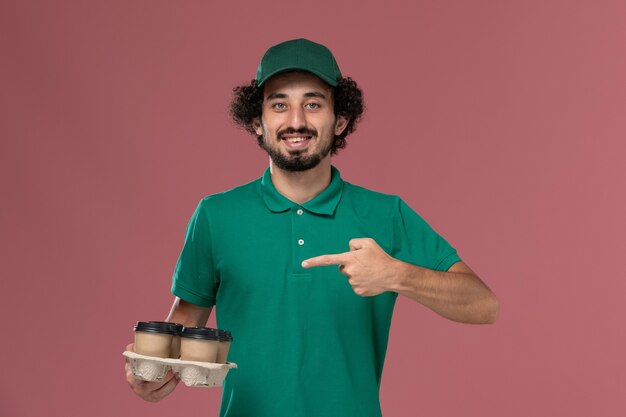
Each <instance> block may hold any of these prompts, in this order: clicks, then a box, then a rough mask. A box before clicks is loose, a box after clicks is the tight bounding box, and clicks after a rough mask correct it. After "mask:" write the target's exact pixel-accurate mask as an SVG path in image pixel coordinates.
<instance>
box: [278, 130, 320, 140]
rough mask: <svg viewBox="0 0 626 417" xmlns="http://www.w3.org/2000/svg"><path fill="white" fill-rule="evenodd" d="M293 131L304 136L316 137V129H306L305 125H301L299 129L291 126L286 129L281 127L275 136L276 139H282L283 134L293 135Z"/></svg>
mask: <svg viewBox="0 0 626 417" xmlns="http://www.w3.org/2000/svg"><path fill="white" fill-rule="evenodd" d="M294 133H297V134H300V135H306V136H313V137H317V130H315V129H308V128H306V127H301V128H300V129H294V128H293V127H288V128H287V129H283V130H281V131H279V132H278V133H277V134H276V136H277V137H278V139H282V138H283V136H284V135H293V134H294Z"/></svg>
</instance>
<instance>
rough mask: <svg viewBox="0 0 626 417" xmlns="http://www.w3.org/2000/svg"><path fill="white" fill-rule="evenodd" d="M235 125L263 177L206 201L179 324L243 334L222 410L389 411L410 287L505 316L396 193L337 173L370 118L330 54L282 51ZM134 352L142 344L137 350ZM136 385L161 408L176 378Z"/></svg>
mask: <svg viewBox="0 0 626 417" xmlns="http://www.w3.org/2000/svg"><path fill="white" fill-rule="evenodd" d="M234 91H235V97H234V100H233V103H232V105H231V113H232V115H233V118H234V119H235V121H237V122H238V123H240V124H241V125H243V126H244V127H245V128H246V129H247V130H248V131H250V132H251V133H253V134H255V135H256V136H257V139H258V143H259V145H260V146H261V147H262V148H263V149H265V150H266V151H267V153H268V154H269V156H270V166H269V168H268V169H267V170H266V171H265V173H264V174H263V176H262V177H261V178H260V179H258V180H256V181H253V182H251V183H249V184H246V185H243V186H241V187H237V188H235V189H233V190H230V191H227V192H224V193H221V194H216V195H212V196H209V197H206V198H204V199H203V200H202V201H201V202H200V204H199V205H198V207H197V209H196V211H195V213H194V214H193V216H192V218H191V221H190V222H189V226H188V229H187V234H186V238H185V244H184V246H183V250H182V252H181V254H180V257H179V260H178V263H177V265H176V269H175V272H174V278H173V285H172V292H173V294H174V295H175V296H176V299H175V302H174V305H173V306H172V309H171V311H170V314H169V316H168V318H167V320H168V321H172V322H177V323H182V324H183V325H185V326H204V325H205V324H206V321H207V319H208V317H209V315H210V313H211V310H212V308H213V306H216V308H217V324H218V327H219V328H223V329H228V330H230V331H232V334H233V343H232V346H231V351H230V354H229V360H231V361H232V362H235V363H237V364H238V369H236V370H234V371H232V372H229V374H228V377H227V379H226V381H225V383H224V386H223V399H222V407H221V413H220V415H221V416H227V417H234V416H255V417H261V416H268V417H269V416H271V417H280V416H289V417H296V416H315V417H320V416H343V417H357V416H358V417H376V416H380V415H381V411H380V403H379V387H380V378H381V374H382V369H383V362H384V358H385V352H386V348H387V339H388V334H389V326H390V324H391V316H392V311H393V306H394V303H395V300H396V298H397V295H398V294H401V295H403V296H406V297H409V298H411V299H412V300H415V301H417V302H419V303H421V304H423V305H425V306H426V307H428V308H430V309H432V310H433V311H435V312H436V313H438V314H440V315H441V316H443V317H446V318H448V319H450V320H455V321H459V322H465V323H493V322H494V321H495V320H496V318H497V315H498V301H497V299H496V297H495V295H494V294H493V293H492V292H491V291H490V290H489V288H487V286H486V285H485V284H484V283H483V282H482V281H481V280H480V278H479V277H478V276H476V274H474V273H473V272H472V270H471V269H470V268H469V267H468V266H467V265H466V264H465V263H463V262H462V261H461V259H460V258H459V256H458V255H457V253H456V251H455V250H454V248H452V247H451V246H450V245H449V244H448V243H447V242H446V241H445V240H444V239H443V238H442V237H441V236H439V235H438V234H437V233H435V232H434V231H433V230H432V229H431V228H430V227H429V226H428V225H427V224H426V223H425V222H424V220H422V219H421V218H420V217H419V216H418V215H417V214H416V213H415V212H414V211H413V210H412V209H411V208H409V207H408V206H407V205H406V204H405V203H404V202H403V201H402V200H401V199H400V198H399V197H396V196H390V195H384V194H380V193H376V192H373V191H369V190H366V189H364V188H361V187H357V186H355V185H352V184H350V183H348V182H345V181H343V180H342V179H341V176H340V174H339V171H338V170H337V169H336V168H335V167H333V166H332V165H331V155H332V154H334V153H336V152H337V150H338V149H340V148H342V147H343V146H345V137H346V136H347V134H349V133H350V132H351V131H353V130H354V128H355V126H356V123H357V121H358V119H359V118H360V116H361V114H362V112H363V104H362V99H361V92H360V90H359V89H358V87H357V86H356V83H355V82H354V81H353V80H351V79H350V78H343V77H342V75H341V73H340V71H339V68H338V66H337V64H336V61H335V59H334V57H333V56H332V54H331V52H330V51H329V50H328V49H327V48H326V47H324V46H322V45H319V44H316V43H313V42H310V41H307V40H304V39H297V40H292V41H287V42H284V43H281V44H279V45H276V46H274V47H272V48H270V49H269V50H268V51H267V52H266V54H265V55H264V57H263V59H262V61H261V64H260V65H259V68H258V70H257V76H256V79H255V80H253V81H252V83H251V84H250V85H247V86H241V87H237V88H236V89H235V90H234ZM128 348H129V349H132V345H130V346H129V347H128ZM127 379H128V382H129V384H130V385H131V387H132V389H133V390H134V391H135V393H136V394H137V395H139V396H140V397H142V398H144V399H146V400H149V401H158V400H160V399H161V398H163V397H165V396H166V395H168V394H169V393H170V392H171V391H172V390H173V389H174V388H175V386H176V384H177V383H178V381H177V380H176V379H175V378H174V377H173V376H172V375H171V374H170V375H169V376H168V378H166V380H164V381H163V382H143V381H138V380H135V379H134V378H133V377H132V375H131V374H130V372H129V371H128V367H127Z"/></svg>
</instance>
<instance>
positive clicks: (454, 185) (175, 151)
mask: <svg viewBox="0 0 626 417" xmlns="http://www.w3.org/2000/svg"><path fill="white" fill-rule="evenodd" d="M96 3H97V4H96ZM625 16H626V7H625V3H624V2H622V1H619V0H616V1H597V0H595V1H591V0H590V1H546V0H542V1H519V2H511V1H471V2H470V1H440V2H437V1H419V2H404V1H402V2H401V1H385V2H358V1H349V2H339V1H317V2H292V1H282V0H280V1H272V2H253V1H250V2H243V1H230V2H227V1H222V2H213V1H206V2H198V1H186V2H182V1H180V2H174V1H141V2H140V1H103V2H86V1H64V2H59V1H57V2H53V1H40V2H34V1H12V2H11V1H3V2H2V3H1V5H0V60H1V62H0V139H1V141H0V187H1V188H0V192H1V204H0V216H1V219H0V236H1V237H0V240H1V242H0V243H1V248H0V256H1V258H0V260H1V265H2V279H1V280H0V286H1V287H0V288H1V294H2V307H1V308H2V324H1V326H2V327H1V331H2V348H1V349H2V351H1V353H2V358H3V364H2V378H0V415H1V416H7V417H8V416H11V417H13V416H43V415H53V414H54V415H64V416H91V417H99V416H107V417H108V416H132V415H149V416H153V417H157V416H172V415H180V416H189V417H191V416H216V415H217V411H218V408H219V396H220V393H221V391H220V390H219V389H213V390H203V389H190V388H186V387H184V386H183V385H181V386H179V388H178V389H177V390H176V392H175V393H174V394H173V395H172V396H171V397H169V398H167V399H166V400H164V401H163V402H161V403H159V404H156V405H155V404H151V403H146V402H143V401H141V400H140V399H138V398H136V397H135V396H134V395H133V394H132V393H131V391H130V389H129V388H128V386H127V385H126V382H125V380H124V374H123V362H124V361H123V358H122V355H121V353H122V351H123V349H124V347H125V346H126V344H127V343H128V342H129V341H131V340H132V325H133V324H134V322H135V321H137V320H160V319H163V318H164V317H165V315H166V314H167V311H168V309H169V306H170V303H171V301H172V296H171V294H170V293H169V287H170V277H171V273H172V270H173V267H174V263H175V261H176V258H177V256H178V252H179V250H180V248H181V244H182V241H183V237H184V231H185V226H186V223H187V220H188V218H189V216H190V215H191V213H192V211H193V209H194V207H195V205H196V203H197V202H198V200H199V199H200V198H201V197H203V196H205V195H207V194H211V193H215V192H219V191H222V190H225V189H228V188H231V187H233V186H236V185H238V184H241V183H243V182H247V181H250V180H252V179H254V178H256V177H258V176H260V175H261V173H262V170H263V169H264V167H265V166H266V165H267V158H266V157H265V155H264V154H263V153H262V152H261V151H260V150H259V149H258V148H257V146H256V144H255V141H254V139H253V138H252V137H250V136H248V135H247V134H246V133H244V132H243V131H241V130H237V129H236V128H234V126H233V124H232V123H231V122H230V120H229V118H228V115H227V106H228V102H229V99H230V94H231V88H232V87H233V86H234V85H237V84H241V83H245V82H247V81H249V80H250V79H251V78H252V77H253V76H254V71H255V69H256V65H257V62H258V60H259V59H260V57H261V55H262V53H263V52H264V51H265V49H266V48H267V47H268V46H270V45H272V44H274V43H277V42H279V41H282V40H285V39H289V38H294V37H300V36H305V37H309V38H311V39H313V40H316V41H319V42H322V43H325V44H327V45H328V46H329V47H330V48H331V49H332V50H333V51H334V52H335V54H336V56H337V58H338V61H339V64H340V66H341V68H342V69H343V72H344V74H346V75H349V76H351V77H353V78H354V79H355V80H357V82H359V84H360V85H361V86H362V87H363V90H364V92H365V95H366V100H367V106H368V111H367V114H366V117H365V119H364V121H363V123H362V125H361V126H360V127H359V129H358V131H357V132H356V133H355V134H354V136H352V137H350V138H349V141H348V143H349V145H348V148H347V149H346V150H345V151H344V152H343V153H341V154H340V156H339V157H338V158H336V160H335V163H336V165H337V166H338V167H339V168H340V169H341V170H342V173H343V176H344V177H345V179H347V180H348V181H350V182H353V183H356V184H359V185H363V186H366V187H369V188H373V189H376V190H379V191H383V192H387V193H394V194H400V195H401V196H402V197H403V198H404V199H405V200H406V201H407V202H408V203H409V204H410V205H411V206H412V207H414V208H415V209H416V210H417V211H418V212H420V213H421V214H422V215H423V217H425V218H426V219H427V221H428V222H430V224H431V225H432V226H433V227H434V228H435V229H437V230H438V231H439V232H440V233H441V234H443V235H444V236H445V237H446V238H447V239H448V240H449V241H450V242H451V243H452V244H453V245H454V246H455V247H456V248H457V249H458V250H459V253H460V254H461V256H462V257H463V258H464V260H465V261H466V262H467V263H468V264H469V265H470V266H471V267H472V268H473V269H474V270H475V271H476V272H477V273H479V275H480V276H481V277H483V279H484V280H485V281H486V282H487V283H488V284H489V286H490V287H491V288H492V289H493V290H494V291H495V292H496V293H497V295H498V296H499V298H500V300H501V306H502V307H501V317H500V320H499V322H498V323H497V324H496V325H494V326H467V325H460V324H456V323H453V322H450V321H446V320H445V319H443V318H440V317H439V316H436V315H435V314H433V313H432V312H430V311H429V310H426V309H425V308H423V307H421V306H419V305H417V304H415V303H413V302H410V301H407V300H404V299H400V301H399V303H398V306H397V309H396V314H395V316H394V321H393V326H392V330H391V333H392V334H391V339H390V345H389V352H388V359H387V363H386V368H385V371H384V374H383V383H382V392H381V397H382V406H383V412H384V415H385V416H386V417H402V416H430V417H447V416H511V417H517V416H519V417H527V416H565V415H567V416H570V417H579V416H580V417H582V416H611V417H617V416H623V415H626V365H625V362H626V360H625V359H624V352H625V349H626V334H625V325H624V317H625V312H626V311H625V310H626V309H625V307H624V302H623V298H624V296H625V295H626V280H625V278H626V269H625V267H624V252H625V251H624V249H625V248H626V247H625V244H624V236H625V233H626V221H625V219H624V215H625V213H626V198H625V192H624V189H625V187H624V179H626V175H625V174H626V170H625V168H624V165H625V164H624V153H625V151H626V146H625V145H624V141H625V139H626V114H625V109H626V82H625V79H626V77H625V74H626V53H625V50H626V48H625V47H624V45H625V44H626V43H625V41H626V25H625V23H624V22H625ZM300 383H304V384H318V383H323V381H300Z"/></svg>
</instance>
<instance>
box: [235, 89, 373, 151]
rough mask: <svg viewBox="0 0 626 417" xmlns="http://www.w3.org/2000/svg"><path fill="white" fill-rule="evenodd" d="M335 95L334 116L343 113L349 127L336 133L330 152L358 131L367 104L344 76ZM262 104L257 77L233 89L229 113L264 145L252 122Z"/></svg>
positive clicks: (334, 91)
mask: <svg viewBox="0 0 626 417" xmlns="http://www.w3.org/2000/svg"><path fill="white" fill-rule="evenodd" d="M331 90H332V94H333V98H334V111H335V116H343V117H345V118H346V119H347V120H348V124H347V126H346V128H345V129H344V130H343V132H341V134H340V135H335V140H334V142H333V146H332V147H331V150H330V152H331V154H332V155H334V154H336V153H337V151H339V149H343V148H345V147H346V136H348V135H349V134H350V133H352V132H354V131H355V130H356V125H357V123H358V122H359V120H360V119H361V117H362V115H363V111H364V110H365V105H364V103H363V93H362V92H361V89H360V88H359V87H358V86H357V84H356V82H355V81H354V80H353V79H352V78H350V77H345V78H342V79H341V80H340V81H339V83H338V84H337V86H336V87H331ZM262 105H263V87H259V86H258V85H257V82H256V80H252V81H250V84H247V85H240V86H237V87H235V88H233V100H232V101H231V103H230V115H231V116H232V118H233V120H234V121H235V123H236V124H238V125H239V126H241V127H243V128H244V129H245V130H246V131H248V132H250V133H252V134H253V135H255V136H256V137H257V141H258V143H259V145H260V146H261V145H262V143H263V136H261V135H257V134H256V131H255V130H254V126H253V125H252V122H253V121H254V119H256V118H259V119H260V118H261V111H262Z"/></svg>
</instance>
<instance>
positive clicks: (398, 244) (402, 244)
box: [394, 198, 461, 271]
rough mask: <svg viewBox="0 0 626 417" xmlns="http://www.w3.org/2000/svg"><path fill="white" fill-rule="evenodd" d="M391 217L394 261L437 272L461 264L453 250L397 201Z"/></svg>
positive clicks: (400, 200) (406, 206)
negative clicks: (394, 251)
mask: <svg viewBox="0 0 626 417" xmlns="http://www.w3.org/2000/svg"><path fill="white" fill-rule="evenodd" d="M394 215H395V216H394V227H395V242H394V243H395V244H394V247H395V249H396V255H395V257H396V258H398V259H400V260H402V261H404V262H408V263H411V264H414V265H418V266H421V267H424V268H428V269H434V270H437V271H447V270H448V269H449V268H450V267H451V266H452V265H453V264H455V263H456V262H459V261H461V258H460V257H459V255H458V254H457V252H456V250H455V249H454V248H453V247H452V246H450V244H449V243H448V242H447V241H446V240H445V239H444V238H443V237H442V236H440V235H439V234H437V232H435V231H434V230H433V229H432V228H431V227H430V226H429V225H428V223H426V221H424V219H422V217H420V215H418V214H417V213H416V212H415V211H413V209H411V208H410V207H409V206H408V205H407V204H406V203H405V202H404V201H403V200H402V199H400V198H398V204H397V207H396V212H395V213H394Z"/></svg>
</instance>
